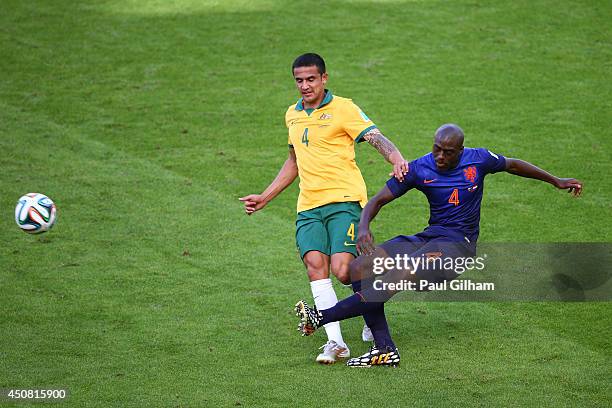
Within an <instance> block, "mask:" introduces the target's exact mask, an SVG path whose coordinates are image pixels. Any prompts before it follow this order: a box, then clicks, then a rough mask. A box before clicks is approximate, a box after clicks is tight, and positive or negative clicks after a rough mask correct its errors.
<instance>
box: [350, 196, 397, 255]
mask: <svg viewBox="0 0 612 408" xmlns="http://www.w3.org/2000/svg"><path fill="white" fill-rule="evenodd" d="M393 200H395V196H394V195H393V193H392V192H391V190H389V187H387V186H386V185H385V186H384V187H383V188H382V190H380V191H379V192H378V194H376V195H375V196H374V197H372V198H371V199H370V201H368V203H367V204H366V206H365V208H364V209H363V212H362V213H361V219H360V220H359V228H358V230H359V233H358V235H357V251H358V252H359V253H360V254H362V255H370V254H372V252H374V249H375V245H374V237H372V233H371V232H370V222H372V220H373V219H374V217H376V214H378V212H379V211H380V209H381V208H382V207H383V206H384V205H386V204H388V203H390V202H391V201H393Z"/></svg>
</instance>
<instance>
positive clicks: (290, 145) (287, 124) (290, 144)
mask: <svg viewBox="0 0 612 408" xmlns="http://www.w3.org/2000/svg"><path fill="white" fill-rule="evenodd" d="M290 110H291V106H290V107H289V109H287V112H285V126H286V127H287V130H289V111H290ZM287 144H288V145H289V147H293V144H292V143H291V136H290V135H289V132H287Z"/></svg>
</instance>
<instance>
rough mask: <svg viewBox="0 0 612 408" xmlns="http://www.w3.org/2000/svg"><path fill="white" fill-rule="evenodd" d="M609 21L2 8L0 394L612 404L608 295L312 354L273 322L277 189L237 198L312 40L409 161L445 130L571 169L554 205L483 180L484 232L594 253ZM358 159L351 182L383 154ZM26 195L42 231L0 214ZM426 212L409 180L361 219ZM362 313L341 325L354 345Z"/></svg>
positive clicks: (251, 402) (417, 307)
mask: <svg viewBox="0 0 612 408" xmlns="http://www.w3.org/2000/svg"><path fill="white" fill-rule="evenodd" d="M611 20H612V3H611V2H610V1H564V2H554V1H536V2H532V1H515V2H502V1H473V0H470V1H451V2H442V1H400V0H397V1H384V0H379V1H365V0H363V1H358V0H355V1H348V0H347V1H337V0H331V1H327V2H324V3H321V4H319V3H318V2H311V3H298V2H289V1H280V0H278V1H276V0H261V1H247V0H225V1H213V0H199V1H196V0H180V1H175V2H169V1H163V0H150V1H145V0H123V1H116V0H112V1H97V2H94V1H85V2H77V1H54V2H50V1H28V2H21V1H15V0H3V1H2V2H0V50H1V51H0V73H1V79H0V149H1V151H2V154H1V155H0V169H1V172H0V185H1V186H2V194H0V240H1V242H2V243H3V245H2V246H0V285H1V287H2V295H1V296H0V312H1V315H2V316H1V317H0V333H1V335H0V388H9V387H17V388H32V387H62V388H68V389H69V390H70V392H71V396H70V398H69V399H68V401H67V402H65V403H64V405H62V406H74V407H98V406H99V407H109V406H113V407H158V406H159V407H232V406H244V407H297V406H300V407H321V406H329V407H358V406H380V407H387V406H389V407H391V406H422V407H431V406H449V407H456V406H487V407H490V406H535V407H540V406H555V407H564V406H565V407H574V406H581V407H586V406H594V407H604V406H610V405H612V392H611V391H610V390H611V388H610V381H611V378H612V370H611V369H610V367H611V347H610V338H611V335H612V332H611V329H610V328H611V327H612V318H611V312H612V308H611V306H610V303H609V302H599V303H553V302H550V303H528V302H523V303H502V302H499V303H496V302H489V303H417V302H392V303H391V304H390V305H389V306H388V309H387V310H388V312H387V315H388V316H389V320H390V324H391V327H392V332H393V334H394V337H395V340H396V342H397V343H398V346H399V348H400V351H401V352H402V366H401V367H400V368H398V369H394V370H390V369H387V370H385V369H371V370H349V369H347V368H346V367H344V366H342V365H339V364H338V365H335V366H331V367H327V366H318V365H315V363H314V362H313V359H314V356H315V355H316V353H317V348H318V347H319V346H320V345H321V344H323V342H324V336H323V334H317V335H316V336H313V337H309V338H301V337H300V336H299V335H298V333H297V331H296V330H295V326H296V319H295V317H294V316H292V313H291V307H292V305H293V304H294V303H295V301H297V300H298V299H300V298H302V297H306V298H307V299H310V289H309V286H308V282H307V277H306V274H305V271H304V268H303V266H302V265H301V262H300V260H299V257H298V255H297V253H296V249H295V243H294V221H295V200H296V198H297V185H296V184H297V183H296V184H294V185H293V186H292V187H291V188H289V189H288V190H287V191H285V192H284V193H283V194H282V195H281V196H279V197H278V199H277V200H275V201H274V202H273V203H272V204H270V205H269V206H268V207H267V208H266V209H265V210H264V211H263V212H261V213H258V214H256V215H254V216H252V217H246V216H245V215H244V213H243V210H242V207H241V204H240V203H239V202H238V197H240V196H242V195H246V194H248V193H256V192H260V191H262V190H263V189H264V188H265V187H266V186H267V184H268V183H269V182H270V181H271V180H272V179H273V178H274V176H275V175H276V172H277V171H278V169H279V168H280V166H281V164H282V163H283V161H284V160H285V158H286V155H287V144H286V141H287V135H286V128H285V127H284V116H283V115H284V112H285V110H286V108H287V106H288V105H290V104H292V103H294V102H295V100H297V98H298V95H297V92H296V90H295V88H294V86H293V83H292V77H291V74H290V64H291V62H292V60H293V58H295V57H296V56H297V55H299V54H301V53H303V52H307V51H316V52H319V53H320V54H322V55H323V56H324V57H325V58H326V60H327V63H328V69H329V73H330V82H329V88H330V89H332V91H333V92H334V93H335V94H338V95H342V96H347V97H351V98H353V100H354V101H356V102H357V103H358V104H359V105H360V106H361V107H362V108H363V110H364V111H365V112H367V114H368V115H369V116H370V117H371V118H372V119H373V120H374V121H375V122H376V123H377V125H378V126H379V127H380V128H381V130H382V131H383V133H385V134H386V135H387V136H388V137H389V138H391V139H392V140H393V141H394V142H395V143H396V144H397V145H398V146H399V147H400V149H401V150H402V151H403V153H404V154H405V155H406V156H407V157H409V158H416V157H417V156H420V155H422V154H425V153H427V152H428V151H429V149H430V146H431V137H432V135H433V132H434V130H435V129H436V128H437V127H438V126H439V125H441V124H442V123H447V122H455V123H458V124H459V125H461V126H462V127H463V129H464V130H465V132H466V136H467V140H466V144H467V145H468V146H484V147H488V148H491V149H492V150H494V151H497V152H499V153H501V154H504V155H507V156H510V157H519V158H523V159H525V160H529V161H531V162H533V163H535V164H537V165H540V166H542V167H544V168H546V169H547V170H549V171H551V172H553V173H555V174H557V175H559V176H563V177H576V178H580V179H582V180H583V181H584V183H585V191H584V196H583V197H582V198H581V199H577V200H574V199H570V198H569V197H568V196H567V194H566V193H564V192H561V191H558V190H555V189H554V188H552V187H551V186H548V185H544V184H542V183H538V182H536V181H533V180H525V179H519V178H518V177H512V176H510V175H507V174H501V175H496V176H493V177H491V178H489V179H488V184H487V192H486V194H485V199H484V205H483V210H482V228H481V231H482V232H481V238H480V240H481V242H612V233H611V229H610V221H611V219H612V204H611V202H612V194H611V193H610V191H611V190H612V179H611V178H610V169H611V167H610V156H611V154H612V126H611V123H612V122H611V120H610V119H611V116H610V113H611V112H612V102H611V99H610V95H612V82H611V81H610V78H611V76H612V75H611V74H612V45H611V44H612V33H611V29H610V24H609V22H610V21H611ZM357 152H358V153H357V155H358V163H359V165H360V167H361V169H362V172H363V174H364V177H365V179H366V182H367V184H368V188H369V193H370V194H373V193H375V192H376V191H378V189H379V188H380V187H381V186H382V185H383V183H384V182H385V180H386V179H387V174H388V170H389V168H388V165H387V164H386V163H384V161H383V160H382V158H381V157H380V156H379V155H378V153H377V152H376V151H375V150H374V149H373V148H371V147H370V146H367V145H365V144H364V145H360V146H359V147H358V148H357ZM27 192H42V193H45V194H47V195H49V196H50V197H51V198H52V199H54V201H55V202H56V204H57V205H58V209H59V210H58V211H59V218H58V222H57V225H56V226H55V228H54V229H53V230H52V231H51V232H49V233H46V234H43V235H41V236H30V235H27V234H24V233H23V232H21V231H19V229H18V228H17V226H16V225H15V223H14V221H13V211H14V206H15V204H16V201H17V199H18V198H19V197H20V196H21V195H22V194H25V193H27ZM427 215H428V210H427V203H426V201H425V199H424V197H423V196H422V195H420V194H418V193H414V192H413V193H410V194H408V195H407V196H406V197H405V198H403V199H402V200H398V201H397V202H394V203H393V204H392V205H390V206H389V207H388V208H385V210H383V211H382V212H381V214H380V216H379V217H378V218H377V220H376V222H375V224H374V233H375V235H376V238H377V240H378V241H379V242H380V241H382V240H384V239H387V238H390V237H392V236H394V235H397V234H399V233H404V234H411V233H415V232H418V231H420V230H421V229H422V228H423V227H424V226H425V225H426V221H427ZM337 291H338V293H339V296H341V297H344V296H346V295H348V294H349V293H350V291H349V290H348V289H346V288H343V287H340V286H338V287H337ZM361 325H362V321H361V320H360V319H353V320H351V321H347V322H345V323H343V328H344V334H345V338H346V339H347V341H348V342H349V345H350V346H351V349H352V351H353V354H360V353H363V352H365V351H366V350H367V345H366V344H364V343H362V342H361V341H360V337H359V336H360V331H361ZM0 405H2V406H11V404H10V403H0ZM28 405H29V404H28V403H19V404H15V406H20V407H22V406H28ZM31 405H34V404H31ZM36 406H38V405H36Z"/></svg>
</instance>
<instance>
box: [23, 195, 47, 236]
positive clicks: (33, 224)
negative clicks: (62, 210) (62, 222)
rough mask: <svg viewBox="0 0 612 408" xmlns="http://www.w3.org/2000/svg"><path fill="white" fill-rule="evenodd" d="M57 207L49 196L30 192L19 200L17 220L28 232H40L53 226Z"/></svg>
mask: <svg viewBox="0 0 612 408" xmlns="http://www.w3.org/2000/svg"><path fill="white" fill-rule="evenodd" d="M56 213H57V209H56V207H55V204H54V203H53V201H51V199H50V198H49V197H47V196H46V195H44V194H40V193H29V194H26V195H24V196H23V197H21V198H20V199H19V201H18V202H17V206H16V207H15V222H16V223H17V225H18V226H19V228H21V229H22V230H23V231H25V232H27V233H28V234H40V233H41V232H45V231H48V230H49V229H51V227H53V224H55V220H56V215H57V214H56Z"/></svg>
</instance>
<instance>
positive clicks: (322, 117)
mask: <svg viewBox="0 0 612 408" xmlns="http://www.w3.org/2000/svg"><path fill="white" fill-rule="evenodd" d="M331 118H332V114H331V113H323V114H322V115H321V116H319V120H328V119H331Z"/></svg>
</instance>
